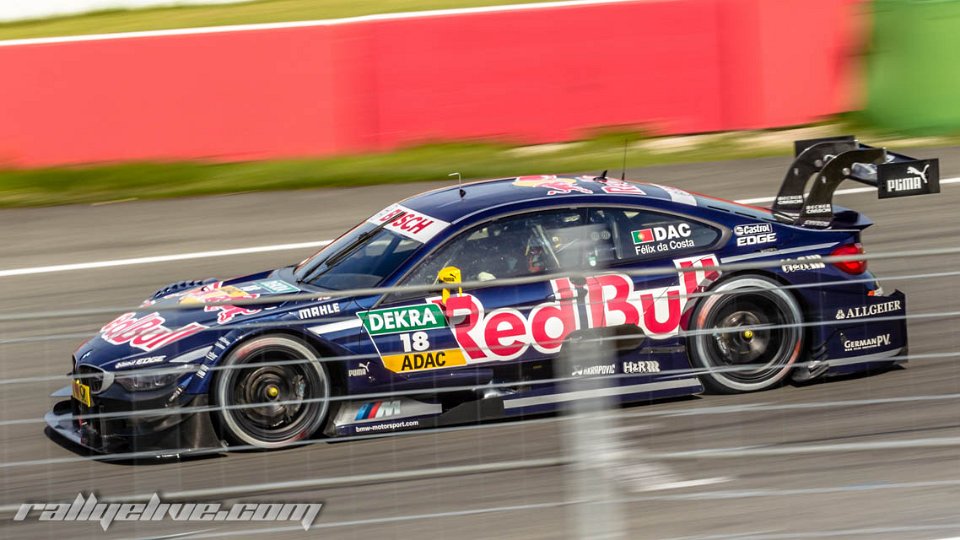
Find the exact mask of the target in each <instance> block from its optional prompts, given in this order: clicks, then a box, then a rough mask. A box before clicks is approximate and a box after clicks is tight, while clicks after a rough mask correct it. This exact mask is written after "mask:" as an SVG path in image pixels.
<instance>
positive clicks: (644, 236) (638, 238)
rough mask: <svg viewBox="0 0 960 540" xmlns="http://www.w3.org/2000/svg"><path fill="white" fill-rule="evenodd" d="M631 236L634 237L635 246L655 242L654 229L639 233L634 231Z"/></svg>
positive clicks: (643, 230)
mask: <svg viewBox="0 0 960 540" xmlns="http://www.w3.org/2000/svg"><path fill="white" fill-rule="evenodd" d="M630 234H632V235H633V243H634V244H646V243H647V242H653V229H641V230H639V231H632V232H631V233H630Z"/></svg>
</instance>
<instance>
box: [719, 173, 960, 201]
mask: <svg viewBox="0 0 960 540" xmlns="http://www.w3.org/2000/svg"><path fill="white" fill-rule="evenodd" d="M957 183H960V177H954V178H942V179H940V184H941V185H943V184H957ZM876 190H877V188H875V187H869V186H867V187H858V188H850V189H838V190H837V191H836V192H834V195H849V194H852V193H870V192H872V191H876ZM774 199H776V197H757V198H756V199H740V200H738V201H734V202H738V203H740V204H760V203H766V202H773V200H774Z"/></svg>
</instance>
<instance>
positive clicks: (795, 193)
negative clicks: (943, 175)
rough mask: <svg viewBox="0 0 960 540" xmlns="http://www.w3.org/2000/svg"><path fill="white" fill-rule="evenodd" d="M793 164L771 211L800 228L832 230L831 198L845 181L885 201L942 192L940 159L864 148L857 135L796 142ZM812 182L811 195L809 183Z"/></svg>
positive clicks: (865, 146)
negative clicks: (871, 190)
mask: <svg viewBox="0 0 960 540" xmlns="http://www.w3.org/2000/svg"><path fill="white" fill-rule="evenodd" d="M794 152H795V156H796V157H795V159H794V160H793V164H792V165H791V166H790V170H788V171H787V175H786V177H785V178H784V179H783V184H782V185H781V186H780V192H779V193H777V198H776V200H775V201H774V204H773V211H774V212H778V213H780V214H783V215H786V216H788V217H790V218H791V219H793V221H794V223H795V224H797V225H805V226H810V227H829V226H830V223H831V222H832V220H833V194H834V192H835V191H836V190H837V187H838V186H839V185H840V184H841V183H842V182H843V181H844V180H854V181H857V182H860V183H862V184H866V185H868V186H873V187H875V188H877V194H878V196H879V198H881V199H889V198H893V197H910V196H913V195H926V194H928V193H940V160H938V159H914V158H912V157H909V156H905V155H903V154H898V153H894V152H888V151H887V150H886V149H885V148H876V147H873V146H867V145H865V144H862V143H860V142H859V141H857V140H856V138H854V137H853V136H842V137H828V138H823V139H810V140H804V141H796V142H794ZM811 179H813V185H812V186H811V187H810V193H809V194H806V195H805V193H806V188H807V184H808V183H809V182H810V180H811Z"/></svg>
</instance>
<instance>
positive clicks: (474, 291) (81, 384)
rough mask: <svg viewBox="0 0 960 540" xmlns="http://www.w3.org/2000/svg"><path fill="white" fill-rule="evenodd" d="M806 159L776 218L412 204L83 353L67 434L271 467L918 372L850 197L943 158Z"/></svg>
mask: <svg viewBox="0 0 960 540" xmlns="http://www.w3.org/2000/svg"><path fill="white" fill-rule="evenodd" d="M796 154H797V155H796V157H795V160H794V163H793V164H792V165H791V167H790V169H789V171H788V173H787V175H786V178H785V180H784V181H783V183H782V186H781V189H780V192H779V194H778V196H777V197H776V200H775V202H774V204H773V205H772V207H771V208H760V207H755V206H747V205H742V204H738V203H735V202H731V201H727V200H722V199H717V198H713V197H708V196H705V195H700V194H696V193H691V192H688V191H685V190H682V189H677V188H673V187H668V186H664V185H659V184H654V183H643V182H636V183H635V182H628V181H625V180H623V179H622V177H621V179H615V178H607V175H606V173H604V174H601V175H599V176H592V175H591V176H569V177H567V176H553V175H544V176H521V177H517V178H507V179H499V180H491V181H483V182H476V183H469V184H464V185H462V186H453V187H448V188H442V189H438V190H434V191H430V192H427V193H423V194H420V195H417V196H414V197H411V198H409V199H406V200H404V201H401V202H400V203H397V204H393V205H391V206H389V207H387V208H385V209H383V210H382V211H381V212H378V213H377V214H375V215H373V216H372V217H370V218H369V219H367V220H365V221H363V222H362V223H360V224H359V225H357V226H356V227H354V228H353V229H351V230H350V231H349V232H347V233H345V234H343V235H342V236H340V237H339V238H337V239H336V240H335V241H333V242H332V243H330V244H329V245H327V246H326V247H324V248H323V249H321V250H320V251H319V252H318V253H316V254H315V255H313V256H312V257H309V258H308V259H306V260H304V261H302V262H300V263H299V264H296V265H291V266H284V267H282V268H278V269H275V270H271V271H265V272H261V273H257V274H253V275H248V276H244V277H238V278H233V279H226V280H221V279H212V278H211V279H206V280H202V281H186V282H180V283H176V284H173V285H170V286H167V287H164V288H163V289H160V290H159V291H157V292H156V293H155V294H153V295H152V296H150V297H149V298H148V299H147V300H146V301H144V302H143V304H142V305H141V306H140V307H139V308H138V309H136V310H135V311H130V312H128V313H123V314H121V315H120V316H118V317H117V318H115V319H114V320H113V321H111V322H109V323H107V324H106V325H105V326H103V328H102V329H101V330H100V331H99V332H98V333H97V334H96V335H94V336H93V337H91V338H90V339H89V340H88V341H86V342H85V343H83V344H82V345H81V346H80V347H79V348H78V349H77V351H76V353H75V354H74V355H73V358H71V360H70V372H69V374H70V375H69V376H70V378H71V379H72V384H71V385H70V386H68V387H67V388H64V389H63V390H61V391H59V392H58V393H55V394H54V396H59V397H64V398H68V399H65V400H63V401H61V402H59V403H57V404H56V405H55V406H54V408H53V410H52V411H50V412H49V413H47V415H46V422H47V424H48V425H49V427H50V428H51V429H52V430H53V432H54V433H57V434H59V435H61V436H63V437H65V438H66V439H68V440H69V441H72V442H73V443H76V444H78V445H81V446H83V447H86V448H89V449H93V450H95V451H98V452H103V453H110V454H118V453H119V454H123V453H127V454H129V453H138V452H148V453H149V452H156V454H157V455H180V454H187V453H189V452H191V451H200V450H204V451H216V452H220V451H224V450H226V449H229V448H230V447H235V448H257V449H269V448H280V447H286V446H290V445H294V444H298V443H299V442H300V441H303V440H305V439H308V438H311V437H321V436H326V437H343V436H357V435H379V434H384V433H389V432H395V431H400V430H409V429H416V428H426V427H431V426H447V425H454V424H463V423H468V422H476V421H482V420H485V419H492V418H507V417H523V416H529V415H533V414H541V413H549V412H552V411H556V410H558V408H560V407H562V406H564V404H565V403H568V402H570V401H572V400H577V399H593V398H599V397H604V398H605V399H613V400H616V401H617V402H624V403H626V402H640V401H651V400H657V399H664V398H671V397H677V396H686V395H693V394H698V393H701V392H703V391H704V390H705V389H707V390H710V391H713V392H719V393H738V392H754V391H760V390H767V389H770V388H773V387H775V386H778V385H781V384H783V383H785V382H787V381H790V380H793V381H798V382H802V381H809V380H811V379H815V378H818V377H825V376H830V375H835V374H847V373H853V372H861V371H864V370H876V369H882V368H885V367H889V366H891V365H894V364H896V363H899V362H902V361H903V360H905V358H906V353H907V327H906V321H905V313H906V299H905V297H904V295H903V293H901V292H899V291H886V290H884V289H883V288H882V287H881V286H880V283H879V282H878V281H877V279H876V278H875V277H874V276H873V275H872V274H871V273H870V272H869V271H868V270H867V263H866V261H865V260H864V258H863V255H862V254H863V248H862V246H861V243H860V234H861V231H863V230H864V229H865V228H866V227H868V226H870V225H871V221H870V220H868V219H867V218H866V217H864V216H863V215H861V214H860V213H858V212H856V211H853V210H850V209H847V208H842V207H839V206H836V205H833V203H832V196H833V193H834V191H835V189H836V188H837V186H838V185H839V184H840V183H841V182H843V181H844V180H848V179H852V180H855V181H859V182H862V183H865V184H867V185H871V186H875V187H876V188H877V190H878V193H879V196H880V197H881V198H887V197H900V196H910V195H920V194H927V193H937V192H939V163H938V161H937V160H916V159H913V158H909V157H907V156H904V155H902V154H897V153H892V152H888V151H886V150H884V149H881V148H874V147H870V146H867V145H863V144H861V143H860V142H858V141H856V140H855V139H853V138H852V137H840V138H830V139H818V140H811V141H798V142H797V143H796ZM808 189H809V193H807V190H808ZM585 343H588V344H592V345H589V346H588V347H584V346H583V345H584V344H585ZM578 344H579V345H578ZM593 344H595V345H593ZM604 347H606V348H605V349H604ZM600 349H603V350H607V351H609V354H607V355H600V354H596V355H594V354H585V353H584V352H583V351H585V350H600ZM574 351H580V352H578V353H576V354H574ZM577 380H597V381H601V382H602V383H603V384H600V385H593V386H591V389H590V390H588V391H584V390H578V389H577V386H576V385H571V384H568V383H569V382H570V381H577Z"/></svg>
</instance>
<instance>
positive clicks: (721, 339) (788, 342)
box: [688, 275, 803, 394]
mask: <svg viewBox="0 0 960 540" xmlns="http://www.w3.org/2000/svg"><path fill="white" fill-rule="evenodd" d="M802 322H803V315H802V314H801V312H800V307H799V306H798V305H797V302H796V300H795V299H794V298H793V296H792V295H791V294H790V293H789V292H787V291H784V290H783V289H782V288H780V285H779V284H778V283H777V282H775V281H773V280H771V279H768V278H765V277H762V276H755V275H750V276H738V277H734V278H732V279H729V280H727V281H722V282H720V283H719V284H718V285H717V286H716V287H714V288H713V289H711V290H710V295H709V296H707V297H705V298H704V299H703V300H702V301H701V302H700V303H699V305H698V306H697V307H696V309H695V310H694V312H693V316H692V317H691V319H690V330H691V331H692V332H691V334H692V335H691V336H690V337H689V338H688V347H689V351H690V357H691V360H692V362H693V364H694V366H695V367H701V368H704V369H705V370H706V373H704V374H702V375H700V380H701V381H702V382H703V384H704V386H706V387H707V388H708V389H710V390H712V391H714V392H719V393H724V394H735V393H741V392H755V391H758V390H766V389H768V388H771V387H773V386H777V385H779V384H780V383H782V382H783V380H784V379H785V378H786V376H787V375H788V374H789V373H790V370H791V369H792V368H793V365H794V363H795V362H796V361H797V358H799V356H800V353H801V350H802V342H803V328H802V327H801V323H802ZM764 327H769V328H764ZM724 329H726V331H724Z"/></svg>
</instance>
